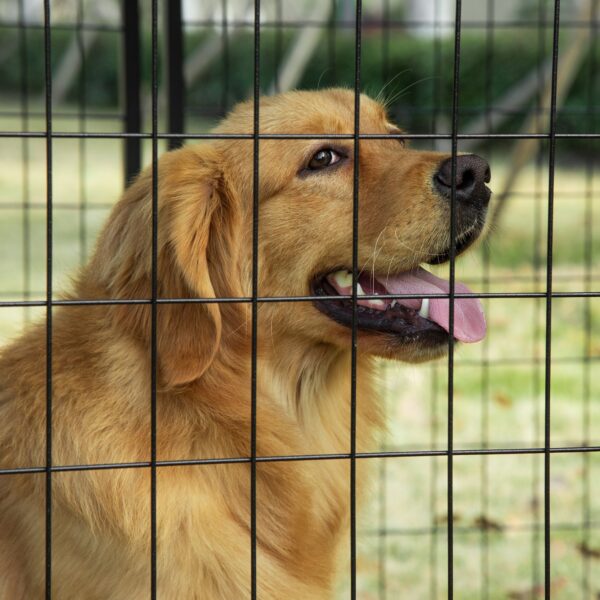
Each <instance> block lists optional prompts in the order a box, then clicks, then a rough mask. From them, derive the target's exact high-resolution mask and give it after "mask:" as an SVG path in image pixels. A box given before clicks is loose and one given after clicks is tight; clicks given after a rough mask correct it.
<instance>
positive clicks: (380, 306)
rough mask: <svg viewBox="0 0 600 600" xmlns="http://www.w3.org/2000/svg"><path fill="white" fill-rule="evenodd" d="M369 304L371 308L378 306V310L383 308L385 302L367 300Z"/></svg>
mask: <svg viewBox="0 0 600 600" xmlns="http://www.w3.org/2000/svg"><path fill="white" fill-rule="evenodd" d="M369 304H370V305H371V306H378V307H379V308H384V307H385V302H384V301H383V300H369Z"/></svg>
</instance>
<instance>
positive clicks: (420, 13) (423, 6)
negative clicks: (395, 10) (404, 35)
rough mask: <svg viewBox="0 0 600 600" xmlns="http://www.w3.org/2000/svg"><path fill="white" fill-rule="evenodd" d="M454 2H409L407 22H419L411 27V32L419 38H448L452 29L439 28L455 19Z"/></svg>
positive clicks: (452, 0) (449, 0)
mask: <svg viewBox="0 0 600 600" xmlns="http://www.w3.org/2000/svg"><path fill="white" fill-rule="evenodd" d="M454 4H455V3H454V0H408V2H407V6H406V20H407V21H409V22H410V21H417V22H418V25H414V26H410V27H409V29H410V32H411V33H412V34H413V35H415V36H419V37H433V36H435V35H438V36H441V35H444V36H447V35H450V34H451V33H452V29H451V28H450V27H438V26H437V25H436V24H439V23H444V24H447V23H448V22H449V21H452V20H453V19H454Z"/></svg>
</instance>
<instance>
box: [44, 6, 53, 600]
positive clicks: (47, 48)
mask: <svg viewBox="0 0 600 600" xmlns="http://www.w3.org/2000/svg"><path fill="white" fill-rule="evenodd" d="M50 5H51V1H50V0H44V79H45V88H44V92H45V101H46V107H45V108H46V573H45V577H46V582H45V583H46V600H51V598H52V273H53V271H52V256H53V254H52V252H53V213H52V201H53V196H52V54H51V53H52V29H51V14H50V9H51V6H50Z"/></svg>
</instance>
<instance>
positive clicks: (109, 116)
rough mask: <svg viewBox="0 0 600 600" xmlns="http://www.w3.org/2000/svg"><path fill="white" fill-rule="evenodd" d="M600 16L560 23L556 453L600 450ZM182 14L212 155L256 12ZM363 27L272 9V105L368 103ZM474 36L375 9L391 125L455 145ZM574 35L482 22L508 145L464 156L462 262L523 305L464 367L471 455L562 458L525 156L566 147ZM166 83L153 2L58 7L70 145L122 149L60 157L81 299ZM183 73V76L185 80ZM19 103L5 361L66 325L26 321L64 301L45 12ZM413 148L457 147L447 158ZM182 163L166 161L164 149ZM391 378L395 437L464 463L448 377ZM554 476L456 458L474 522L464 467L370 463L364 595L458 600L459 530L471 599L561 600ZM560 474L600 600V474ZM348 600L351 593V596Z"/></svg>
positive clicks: (567, 524)
mask: <svg viewBox="0 0 600 600" xmlns="http://www.w3.org/2000/svg"><path fill="white" fill-rule="evenodd" d="M598 4H599V2H598V0H563V1H562V2H560V44H559V63H558V72H557V74H556V83H557V121H556V128H557V132H558V133H559V134H561V136H560V137H558V139H557V140H556V160H555V165H554V170H553V173H554V180H553V181H554V215H553V233H554V235H553V247H552V250H553V253H552V279H553V289H554V291H555V292H559V293H562V295H561V296H560V297H557V298H555V299H554V300H553V302H552V305H553V311H552V336H551V339H552V343H551V345H552V371H551V373H552V377H551V381H550V391H551V402H552V412H551V423H550V428H551V429H550V430H551V443H552V446H555V447H581V446H598V445H600V419H599V417H600V377H599V376H598V374H599V373H600V371H599V369H600V298H599V297H598V292H599V291H600V233H599V227H600V178H599V169H598V167H599V161H600V139H599V134H600V84H599V82H598V79H599V78H600V73H599V72H598V67H599V65H600V44H599V43H598V28H599V25H600V21H599V20H598V19H599V14H600V10H599V7H598ZM174 6H175V9H174V8H173V7H174ZM132 7H133V8H132ZM179 7H180V9H181V11H180V12H179V11H178V8H179ZM136 8H139V12H138V13H137V14H136V10H135V9H136ZM159 9H160V10H159V17H160V23H159V40H158V42H159V61H160V64H159V96H158V98H159V129H160V131H161V132H183V133H187V134H198V133H206V132H208V131H210V129H211V128H212V127H213V125H214V124H215V123H216V122H217V121H218V120H219V119H220V118H221V117H222V116H224V115H225V114H226V113H227V111H228V110H229V109H230V108H231V107H232V106H233V105H234V104H235V103H236V102H237V101H239V100H243V99H246V98H248V97H250V96H251V94H252V86H253V69H254V30H253V28H254V23H253V17H254V2H253V1H252V0H202V1H201V2H199V1H197V0H183V1H182V2H165V1H161V2H159ZM355 10H356V7H355V3H354V0H318V1H316V0H262V2H261V74H260V81H261V89H262V91H263V93H265V94H268V93H273V92H277V91H284V90H287V89H291V88H318V87H321V88H324V87H329V86H333V85H336V86H338V85H341V86H347V87H351V88H353V86H354V64H355V46H354V44H355V21H354V19H355ZM454 19H455V9H454V2H453V1H450V0H364V1H363V22H362V30H363V34H362V42H363V43H362V72H361V85H362V89H363V90H364V91H365V92H366V93H369V94H371V95H373V96H376V95H377V94H380V93H381V94H382V95H383V97H384V98H386V101H387V102H388V105H389V112H390V115H391V117H392V118H393V119H394V120H395V121H396V122H397V123H398V124H399V125H400V126H401V127H402V128H404V129H405V130H407V131H409V132H411V133H416V134H448V133H450V132H451V117H452V98H453V68H454V58H455V57H454V30H455V20H454ZM135 24H137V25H135ZM134 25H135V26H134ZM553 25H554V2H553V1H550V0H463V2H462V40H461V54H460V91H459V110H458V115H459V123H458V127H459V133H461V134H470V135H475V134H493V135H494V137H491V138H487V139H486V138H485V136H483V137H477V135H475V137H473V138H468V139H461V140H460V141H459V150H460V151H476V152H477V153H479V154H481V155H483V156H485V157H486V158H487V159H488V160H489V162H490V164H491V168H492V174H493V178H492V184H491V187H492V189H493V191H494V198H493V201H492V206H491V212H492V215H493V220H494V227H493V230H492V232H491V234H490V236H489V238H488V240H487V241H486V242H485V243H483V244H481V245H480V246H479V247H478V248H477V250H476V251H474V252H471V253H470V254H468V255H467V256H466V257H464V258H463V259H461V261H460V262H459V263H458V264H457V278H458V279H460V280H461V281H464V282H466V283H467V284H468V285H469V286H470V287H471V288H472V289H473V290H475V291H478V292H493V293H500V294H503V293H510V294H517V296H515V297H499V298H489V299H486V300H484V304H485V308H486V314H487V319H488V327H489V333H488V336H487V338H486V340H485V341H484V342H483V343H481V344H477V345H475V346H473V347H464V348H463V347H461V348H458V349H457V352H456V355H455V361H454V422H453V431H454V448H455V449H459V450H477V449H490V448H493V449H501V450H510V449H518V448H542V447H543V445H544V393H545V336H546V318H545V315H546V312H545V310H546V299H545V297H544V296H543V293H544V292H545V291H546V275H547V271H546V270H547V265H548V257H547V232H548V216H549V215H548V206H549V181H550V176H551V171H550V165H549V142H548V139H547V138H543V137H538V138H535V139H528V138H526V137H519V136H523V135H526V134H542V133H543V134H546V133H548V131H549V127H550V89H551V74H552V68H551V67H552V38H553ZM136 48H137V52H136ZM150 61H151V33H150V2H149V1H147V0H140V1H139V2H134V1H133V0H124V1H122V2H119V1H117V0H102V2H95V1H92V0H53V1H52V78H53V85H52V110H53V112H52V122H53V130H54V131H55V132H65V133H67V132H71V133H81V132H87V133H88V134H89V133H94V134H99V133H102V134H106V136H105V137H98V136H96V137H93V136H92V137H85V136H77V135H76V136H74V137H68V136H65V137H58V138H56V139H54V141H53V152H54V157H53V193H54V205H53V217H54V223H53V227H54V249H53V250H54V257H53V262H54V273H53V276H54V289H55V290H57V295H58V294H59V291H60V290H61V289H65V287H67V286H68V283H69V279H68V277H69V273H72V272H73V270H74V269H76V268H77V266H78V265H79V264H81V263H82V262H84V261H85V260H86V258H87V257H88V255H89V253H90V251H91V249H92V247H93V243H94V239H95V236H96V234H97V232H98V229H99V227H100V226H101V224H102V222H103V221H104V219H105V218H106V216H107V214H108V212H109V211H110V209H111V207H112V205H113V204H114V202H115V201H116V200H117V198H118V196H119V194H120V193H121V191H122V189H123V187H124V185H125V183H126V181H127V180H129V179H130V178H131V176H133V174H134V173H135V172H136V171H137V170H138V169H139V166H140V165H145V164H148V163H149V162H150V142H149V140H148V139H143V140H136V139H133V140H132V139H130V140H129V141H124V140H123V139H119V138H118V136H116V135H113V136H111V135H110V134H111V133H115V134H118V133H120V132H124V131H133V132H136V131H142V132H146V133H148V132H150V119H149V117H150V107H151V96H150V78H151V68H150V67H151V62H150ZM174 64H175V65H176V64H179V65H182V67H183V68H182V69H179V77H180V79H179V80H178V79H177V75H178V74H177V73H176V72H173V69H172V68H170V65H174ZM0 81H1V82H2V83H1V85H0V130H1V131H2V136H1V137H0V164H1V165H2V167H1V168H0V253H1V256H2V261H1V262H0V302H4V305H1V304H0V342H2V343H4V342H5V341H6V340H8V339H10V338H11V337H13V336H14V335H16V334H17V333H18V332H19V331H21V330H22V328H23V326H24V325H25V324H26V323H27V322H29V321H31V320H33V319H35V318H37V317H38V316H39V315H42V314H43V312H44V310H45V309H44V308H43V307H37V308H36V307H27V308H24V307H22V306H20V307H11V306H9V305H7V304H9V303H10V302H11V301H23V300H44V299H45V294H46V292H45V277H46V255H45V243H46V242H45V234H46V156H45V139H44V135H43V132H44V131H45V98H44V29H43V5H42V1H41V0H0ZM178 82H179V83H178ZM20 132H30V135H29V136H28V137H26V136H22V135H19V133H20ZM562 134H569V135H568V136H567V135H566V136H562ZM589 134H595V136H596V137H594V136H593V135H592V136H590V135H589ZM586 136H587V137H586ZM171 143H172V144H173V143H176V142H171ZM412 144H413V146H415V147H420V148H435V149H439V150H446V151H448V150H449V148H450V141H449V140H447V139H434V140H431V139H430V140H427V139H420V140H417V141H414V142H412ZM167 145H168V143H167V140H161V142H160V149H161V151H163V150H166V148H167ZM446 269H447V267H446ZM438 271H439V272H442V273H443V271H444V268H440V269H439V270H438ZM583 292H595V293H596V296H593V295H592V296H584V295H583V294H582V293H583ZM518 294H525V296H522V295H521V296H519V295H518ZM527 294H529V295H530V297H527ZM536 294H538V295H537V296H536ZM569 294H573V295H571V296H569ZM531 296H533V297H531ZM381 371H382V387H383V391H384V394H385V397H386V405H387V411H388V423H389V429H388V431H387V432H386V434H385V437H384V439H382V440H381V446H382V449H385V450H392V451H406V452H409V453H411V452H413V453H418V452H420V451H427V450H445V449H446V447H447V418H448V409H447V406H448V404H447V397H448V364H447V361H445V360H443V361H440V362H438V363H434V364H430V365H425V366H418V367H413V366H407V365H399V364H392V363H390V364H387V363H382V365H381ZM543 459H544V457H543V455H542V454H539V453H532V454H511V453H510V452H506V453H502V454H492V455H485V456H482V455H477V454H474V455H461V456H458V457H455V458H454V486H453V494H454V514H453V515H452V516H449V515H448V514H447V499H446V498H447V496H446V495H447V476H446V464H447V461H446V458H445V457H443V456H441V457H431V456H420V457H419V456H411V457H406V456H403V457H397V458H389V457H388V458H384V459H369V460H371V461H372V463H373V466H374V467H375V470H376V471H377V484H376V486H375V488H374V493H373V494H372V498H371V501H370V503H369V505H368V507H367V509H366V510H365V511H364V512H363V513H361V516H360V518H359V523H358V532H359V537H358V542H359V552H360V554H359V559H358V585H359V597H360V598H361V599H363V600H371V599H384V598H387V599H391V598H401V597H402V598H407V597H408V598H442V597H445V596H446V594H447V584H448V581H447V566H446V559H447V554H446V553H447V541H448V540H447V525H448V521H449V519H450V518H452V519H453V524H454V590H455V593H456V596H457V597H459V598H511V599H519V600H520V599H525V598H539V597H543V596H544V591H545V590H544V572H543V564H544V563H543V557H544V529H543V526H544V518H543V483H544V470H543ZM551 464H552V468H551V481H550V484H551V510H552V529H551V540H550V541H551V550H552V573H551V581H550V583H551V592H552V596H553V597H555V598H565V599H567V598H568V599H572V598H585V599H588V598H597V597H600V530H599V527H600V500H599V498H600V459H599V458H598V457H597V455H596V454H595V453H594V452H568V453H556V454H553V455H552V461H551ZM347 590H348V588H347V582H346V581H342V582H341V585H340V591H339V597H340V598H343V597H347V596H348V593H347Z"/></svg>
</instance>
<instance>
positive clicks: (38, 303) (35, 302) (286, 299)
mask: <svg viewBox="0 0 600 600" xmlns="http://www.w3.org/2000/svg"><path fill="white" fill-rule="evenodd" d="M550 296H551V297H552V298H598V297H600V290H599V291H594V292H552V293H551V294H550ZM450 297H451V296H450V294H379V295H368V294H365V295H364V296H360V299H361V300H400V299H404V300H420V299H423V298H450ZM452 297H453V298H547V297H548V294H547V293H546V292H485V293H484V292H482V293H469V294H466V293H464V294H463V293H456V294H452ZM256 300H257V302H315V301H317V300H318V301H321V300H323V301H326V302H329V301H331V302H335V301H339V300H352V296H350V295H341V294H340V295H339V296H272V297H271V296H259V297H258V298H256ZM252 301H253V299H252V298H251V297H245V296H244V297H239V298H157V299H156V303H157V304H227V303H251V302H252ZM151 303H152V300H151V299H149V298H140V299H130V298H127V299H121V298H113V299H97V300H87V299H86V300H52V301H51V302H48V301H46V300H14V301H13V300H7V301H2V302H0V308H1V307H3V306H5V307H13V308H14V307H17V306H23V307H27V306H48V304H51V305H52V306H90V305H92V306H94V305H95V306H107V305H108V306H110V305H113V304H117V305H120V304H151Z"/></svg>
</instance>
